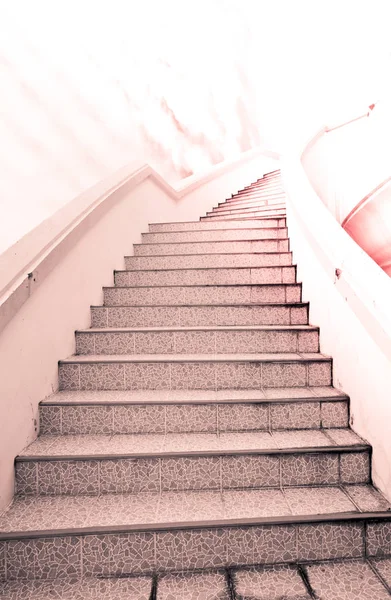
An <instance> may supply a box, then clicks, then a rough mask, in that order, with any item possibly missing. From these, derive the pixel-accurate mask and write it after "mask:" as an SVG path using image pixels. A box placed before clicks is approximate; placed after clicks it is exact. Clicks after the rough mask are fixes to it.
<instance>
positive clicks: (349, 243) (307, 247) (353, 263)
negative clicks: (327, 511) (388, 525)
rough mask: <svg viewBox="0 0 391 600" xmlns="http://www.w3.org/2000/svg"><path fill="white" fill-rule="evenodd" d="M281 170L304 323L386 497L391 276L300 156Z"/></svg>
mask: <svg viewBox="0 0 391 600" xmlns="http://www.w3.org/2000/svg"><path fill="white" fill-rule="evenodd" d="M282 173H283V177H284V181H285V185H286V191H287V193H288V203H287V215H288V230H289V237H290V245H291V249H292V251H293V260H294V262H295V263H297V265H298V281H302V282H303V299H304V300H305V301H309V302H310V322H311V323H312V324H313V325H318V326H320V348H321V351H322V352H324V353H325V354H327V355H330V356H332V357H333V374H334V382H333V383H334V386H335V387H337V388H339V389H341V390H343V391H344V392H346V393H347V394H348V395H349V396H350V400H351V405H350V406H351V425H352V428H353V429H354V430H355V431H356V432H357V433H358V434H359V435H361V436H362V437H363V438H364V439H366V440H367V441H368V442H369V443H370V444H371V445H372V447H373V463H372V467H373V479H374V482H375V485H377V486H378V487H379V488H380V489H381V490H382V491H383V492H384V493H385V494H386V495H387V497H388V498H389V499H390V500H391V436H390V422H391V402H390V397H389V396H390V394H389V387H390V383H389V382H390V377H391V314H390V310H389V307H390V306H391V279H390V278H389V277H388V276H387V275H386V274H385V273H384V272H383V271H382V270H381V269H380V267H378V266H377V265H376V263H374V262H373V261H372V260H371V259H370V258H369V257H368V256H367V255H366V254H365V252H364V251H363V250H361V249H360V248H359V247H358V246H357V245H356V243H355V242H354V241H353V240H352V239H351V238H350V237H349V236H348V235H347V234H346V233H345V232H344V230H343V229H342V228H341V227H340V226H339V225H338V224H337V223H336V221H335V220H334V219H333V217H332V216H331V215H330V213H328V211H327V209H326V208H325V207H324V205H323V204H322V202H321V200H320V199H319V198H318V197H317V196H316V194H315V193H314V191H313V190H312V189H311V186H310V185H309V183H308V180H306V177H305V174H304V171H303V170H302V168H301V163H300V161H299V160H296V161H295V160H293V158H292V157H290V158H289V159H288V158H287V159H286V161H285V164H284V168H283V171H282ZM337 268H338V269H340V270H341V274H340V276H339V277H337V276H336V274H335V271H336V269H337Z"/></svg>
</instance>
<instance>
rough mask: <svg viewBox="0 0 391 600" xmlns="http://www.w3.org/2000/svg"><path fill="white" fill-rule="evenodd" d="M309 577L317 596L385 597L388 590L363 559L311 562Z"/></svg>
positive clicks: (337, 599) (338, 599) (367, 599)
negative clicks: (317, 563)
mask: <svg viewBox="0 0 391 600" xmlns="http://www.w3.org/2000/svg"><path fill="white" fill-rule="evenodd" d="M307 573H308V579H309V582H310V585H311V587H312V589H313V590H314V592H315V594H316V597H317V598H319V599H320V600H323V599H325V600H328V599H329V598H333V599H335V600H357V599H358V598H360V600H361V599H362V600H383V599H384V600H386V598H389V597H390V594H389V592H388V591H387V590H386V588H385V587H384V586H383V585H382V583H381V582H380V580H379V578H378V577H376V575H375V574H374V573H373V571H372V569H371V568H370V567H369V565H368V564H367V563H365V562H364V561H351V562H343V563H330V564H323V565H310V566H309V567H307Z"/></svg>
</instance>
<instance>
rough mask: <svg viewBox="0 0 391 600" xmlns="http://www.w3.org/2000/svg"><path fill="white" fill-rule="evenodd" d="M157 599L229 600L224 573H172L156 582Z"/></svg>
mask: <svg viewBox="0 0 391 600" xmlns="http://www.w3.org/2000/svg"><path fill="white" fill-rule="evenodd" d="M157 598H158V600H174V599H176V598H178V599H179V598H181V600H230V598H231V596H230V594H229V591H228V589H227V583H226V579H225V576H224V573H208V572H206V573H174V574H172V575H163V576H161V577H160V578H159V579H158V584H157Z"/></svg>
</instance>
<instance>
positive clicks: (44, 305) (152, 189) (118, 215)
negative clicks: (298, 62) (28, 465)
mask: <svg viewBox="0 0 391 600" xmlns="http://www.w3.org/2000/svg"><path fill="white" fill-rule="evenodd" d="M276 168H278V163H276V161H274V160H273V159H268V158H265V157H260V156H259V155H258V156H255V157H253V158H251V157H250V158H249V159H248V160H247V161H246V162H238V163H236V164H233V165H228V167H227V169H226V170H225V172H221V171H220V174H219V169H218V168H216V169H215V174H214V176H213V173H208V174H207V175H206V176H205V178H204V180H202V179H199V180H198V182H197V181H195V180H194V178H193V179H190V180H189V181H188V182H187V184H188V186H187V189H188V192H187V193H186V192H185V190H182V192H183V193H184V195H183V197H182V198H179V197H175V193H174V194H173V193H170V188H169V186H166V187H165V188H163V187H162V185H161V183H160V182H159V181H158V180H156V179H154V178H151V177H148V178H147V179H145V180H143V181H142V182H141V183H140V184H139V185H137V186H136V187H134V183H133V182H132V179H130V180H129V183H128V184H125V185H123V186H122V188H120V189H119V190H118V191H116V192H115V193H114V194H111V195H109V196H108V198H107V199H106V200H105V201H104V202H103V204H101V205H100V208H99V209H96V210H95V212H93V213H91V215H90V216H89V217H88V218H87V219H85V220H84V221H83V222H82V225H83V226H84V232H83V235H82V237H81V238H80V239H79V240H78V241H75V242H74V243H72V244H68V247H67V248H66V251H65V250H64V252H63V254H62V255H61V256H60V257H57V259H56V260H57V261H58V262H57V263H56V264H55V268H54V269H53V270H52V271H51V272H50V273H49V275H47V277H46V278H45V279H44V280H43V281H42V283H41V284H40V285H38V286H37V287H36V288H34V292H33V294H32V295H31V297H30V298H29V299H28V300H27V301H26V302H25V303H24V304H23V306H22V308H21V309H20V310H19V312H17V313H16V315H15V316H14V317H13V319H12V320H11V321H10V322H9V323H8V325H7V326H6V327H5V329H4V330H3V331H2V332H1V333H0V365H1V369H2V376H1V377H0V511H1V510H2V509H3V508H5V507H6V506H7V505H8V504H9V502H10V501H11V499H12V495H13V485H14V471H13V461H14V457H15V456H16V455H17V454H18V453H19V452H20V451H21V450H22V449H23V448H24V447H25V446H26V445H27V444H28V443H30V442H31V441H32V440H33V439H34V438H35V436H36V433H37V415H38V403H39V402H40V400H42V399H44V398H45V397H46V396H48V395H49V394H51V393H52V392H53V391H55V390H57V387H58V380H57V361H58V360H60V359H61V358H65V357H67V356H69V355H71V354H73V352H74V344H75V342H74V331H75V330H76V329H79V328H86V327H89V326H90V311H89V307H90V305H92V304H93V305H99V304H101V303H102V286H107V285H108V286H110V285H113V269H121V268H123V257H124V255H129V254H132V244H133V243H140V241H141V233H142V232H143V231H147V229H148V223H149V222H158V221H163V222H164V221H178V220H198V217H199V216H200V215H201V214H204V213H205V212H206V211H207V210H211V208H212V207H213V206H214V205H216V204H217V202H219V201H223V200H224V199H225V198H226V197H228V196H230V194H231V193H232V192H235V191H237V190H238V189H240V188H241V187H243V186H244V185H247V184H249V183H251V182H252V181H255V180H256V179H257V178H258V177H262V175H263V173H264V172H268V171H272V170H274V169H276ZM113 183H115V182H113ZM106 187H107V188H108V189H110V183H108V184H107V185H106ZM171 190H172V189H171ZM93 192H94V194H92V196H91V203H92V202H93V201H94V200H96V199H97V197H99V191H98V190H93ZM101 193H102V192H101ZM94 195H95V197H94ZM82 198H83V197H82ZM79 204H80V205H81V204H82V202H81V201H80V202H79ZM83 207H84V205H83ZM105 207H107V208H105ZM73 208H74V212H75V211H76V210H77V202H76V203H74V207H73ZM105 211H106V212H105ZM60 214H63V213H60ZM76 216H77V212H75V214H74V215H73V217H76ZM68 219H69V222H72V218H71V217H70V215H69V214H68ZM64 226H65V223H64ZM48 227H49V231H50V227H53V235H57V233H58V229H56V230H54V225H53V224H52V222H51V221H48V222H47V223H43V224H42V225H40V226H39V227H38V228H37V229H36V230H34V231H32V232H30V233H29V234H28V235H27V236H26V238H25V239H24V240H22V242H23V244H22V245H18V246H17V247H16V248H15V251H10V252H11V254H13V253H16V254H17V252H18V251H20V252H22V251H23V254H22V255H23V256H27V257H28V254H29V253H28V252H24V251H25V250H26V248H27V247H28V245H29V244H30V247H31V248H35V249H36V242H37V240H39V239H45V236H44V235H43V234H42V231H43V230H44V229H45V228H46V229H45V231H46V234H47V228H48ZM75 231H76V232H77V231H78V230H75ZM46 237H47V236H46ZM69 239H71V238H69ZM11 254H10V261H9V262H10V263H12V264H15V265H17V269H18V270H19V269H20V261H19V260H18V256H17V255H16V256H14V257H12V256H11ZM53 256H54V257H55V253H54V254H53ZM28 258H30V257H28ZM8 268H10V267H8ZM26 272H27V271H26ZM36 272H37V274H38V279H39V273H40V271H39V267H38V268H37V270H36ZM9 273H10V271H9ZM10 276H11V275H9V277H10Z"/></svg>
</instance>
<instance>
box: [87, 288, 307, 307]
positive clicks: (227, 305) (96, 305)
mask: <svg viewBox="0 0 391 600" xmlns="http://www.w3.org/2000/svg"><path fill="white" fill-rule="evenodd" d="M281 285H282V284H281ZM117 287H120V286H112V287H111V288H103V289H113V288H114V289H116V288H117ZM184 287H193V286H184ZM194 287H196V286H194ZM200 287H209V286H200ZM133 306H137V307H138V308H149V307H151V306H155V307H161V308H167V307H168V308H171V307H172V306H180V307H181V308H183V307H187V308H197V307H205V306H210V307H215V306H217V307H221V308H227V307H229V306H231V307H237V306H241V307H248V306H250V307H252V306H254V307H264V306H288V307H291V308H303V307H307V308H308V306H309V302H263V303H262V302H258V303H255V302H254V304H251V303H247V304H243V303H238V304H137V305H131V306H129V305H128V304H116V305H113V306H111V305H110V306H107V305H104V304H91V305H90V308H132V307H133Z"/></svg>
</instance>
